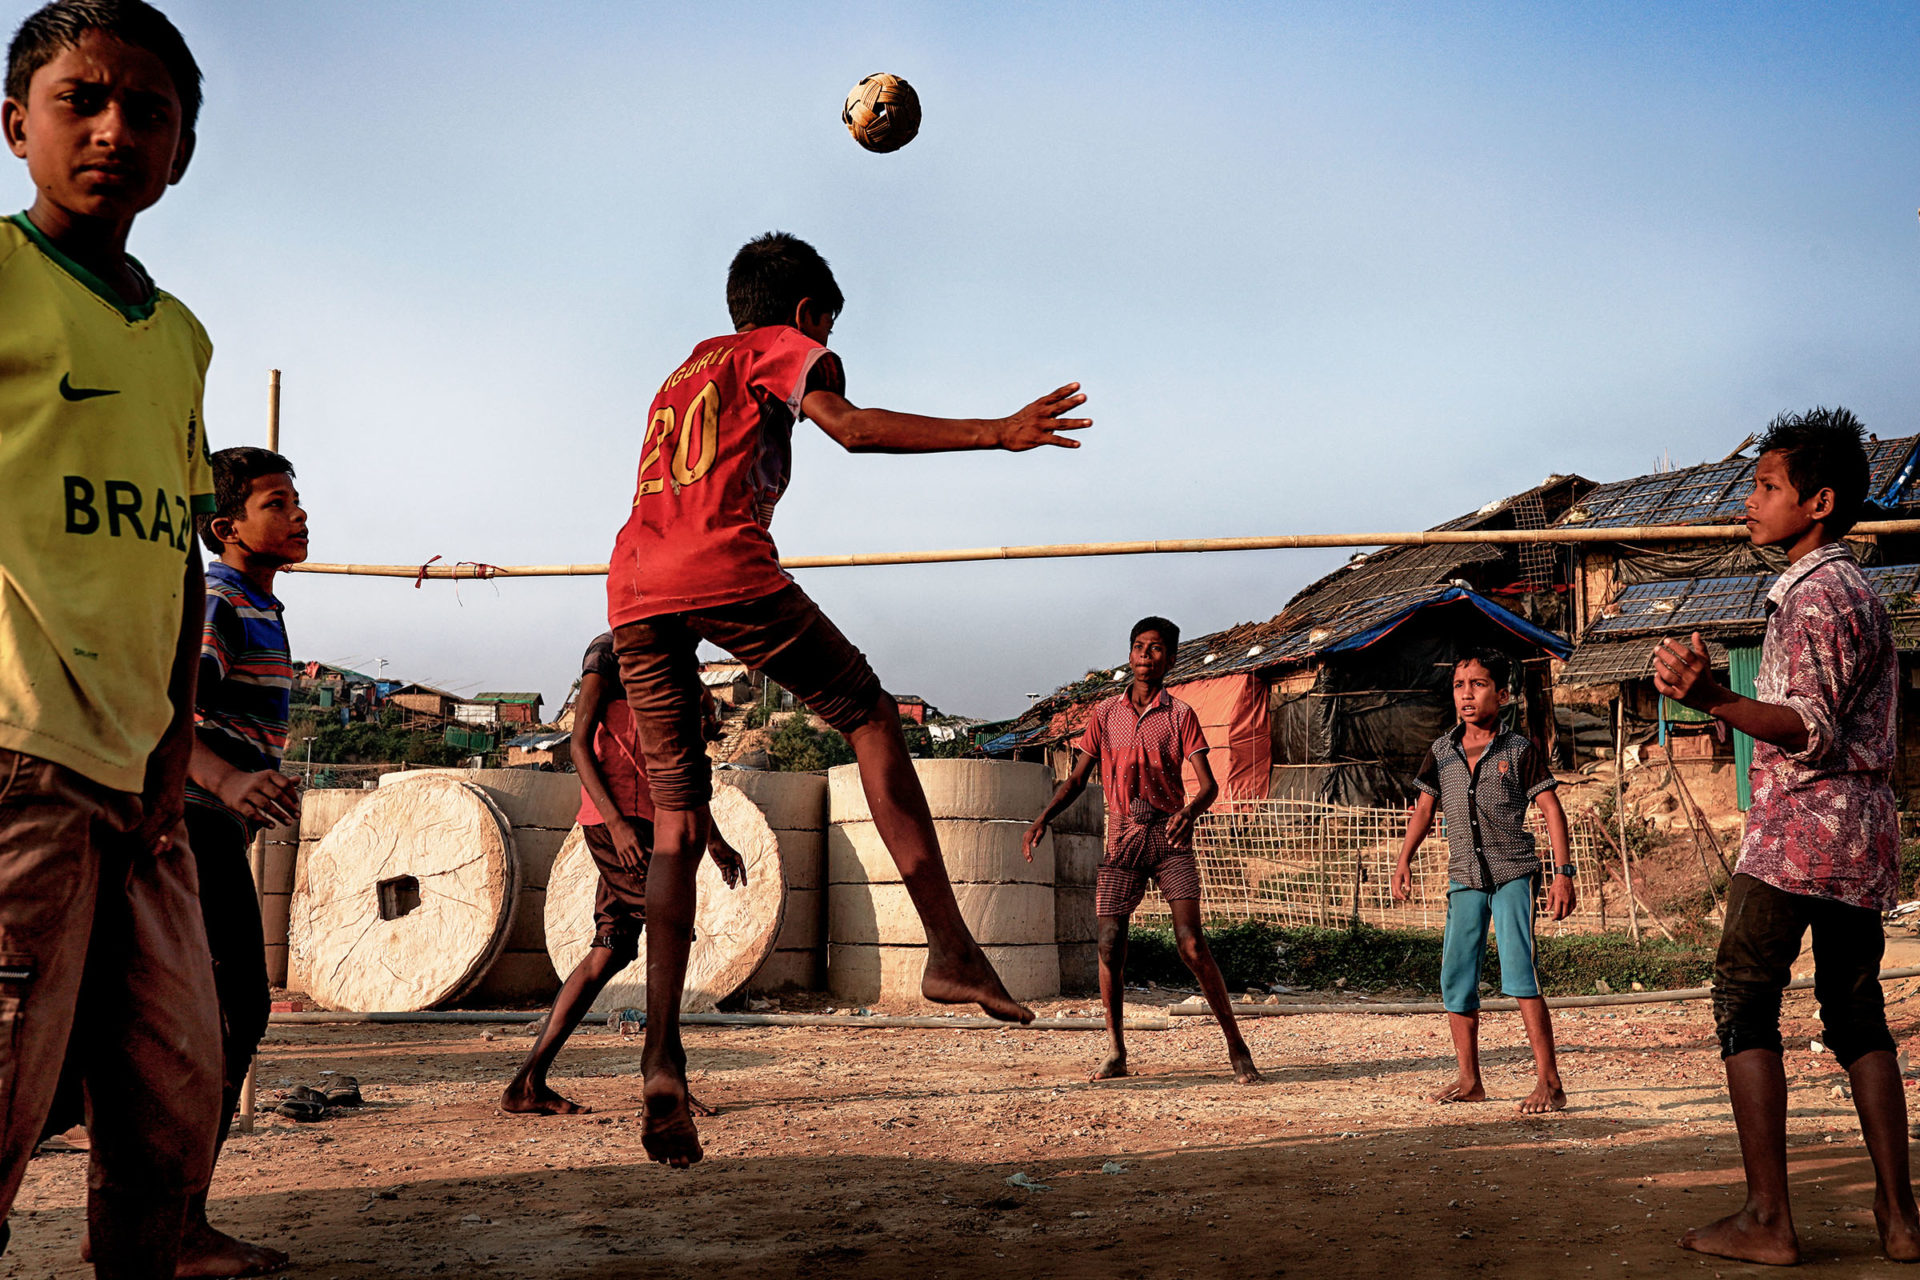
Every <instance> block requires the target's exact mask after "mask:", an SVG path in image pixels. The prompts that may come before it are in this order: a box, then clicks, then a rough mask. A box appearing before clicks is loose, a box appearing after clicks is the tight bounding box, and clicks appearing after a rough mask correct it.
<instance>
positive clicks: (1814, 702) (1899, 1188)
mask: <svg viewBox="0 0 1920 1280" xmlns="http://www.w3.org/2000/svg"><path fill="white" fill-rule="evenodd" d="M1862 434H1863V433H1862V430H1861V427H1860V423H1859V421H1858V420H1857V419H1856V418H1855V417H1854V416H1853V415H1852V414H1851V413H1849V412H1847V411H1846V410H1845V409H1833V410H1828V409H1813V410H1809V411H1808V412H1807V413H1804V414H1794V415H1790V416H1786V415H1783V416H1782V417H1779V418H1776V419H1774V421H1773V424H1772V426H1771V427H1769V429H1768V431H1767V434H1766V435H1765V436H1764V437H1763V438H1762V439H1761V441H1760V463H1759V465H1758V467H1756V468H1755V471H1754V488H1753V494H1752V496H1751V497H1749V498H1748V499H1747V507H1746V511H1747V528H1748V530H1749V531H1750V532H1751V533H1752V535H1753V541H1754V545H1756V546H1778V547H1781V548H1782V549H1784V550H1785V551H1786V553H1787V558H1788V565H1787V570H1786V572H1785V573H1782V574H1781V575H1780V580H1779V581H1778V582H1776V583H1775V584H1774V586H1773V589H1772V590H1771V591H1769V592H1768V593H1767V635H1766V640H1765V642H1764V645H1763V647H1762V649H1761V657H1760V674H1759V678H1758V679H1757V680H1756V681H1755V685H1754V693H1755V694H1756V695H1757V696H1756V697H1753V698H1743V697H1741V696H1740V695H1738V694H1736V693H1733V692H1732V691H1731V690H1729V689H1726V688H1725V687H1723V686H1721V685H1720V684H1718V683H1716V682H1715V681H1714V679H1713V677H1712V675H1711V673H1710V672H1709V669H1708V663H1707V651H1706V648H1705V646H1703V645H1702V644H1701V643H1700V637H1699V636H1698V635H1697V634H1696V635H1695V636H1694V637H1693V639H1692V643H1691V644H1690V645H1682V644H1680V643H1679V642H1678V641H1677V640H1666V641H1663V642H1662V643H1661V646H1660V648H1659V649H1658V650H1657V651H1656V652H1655V654H1654V685H1655V686H1656V687H1657V688H1658V689H1659V690H1660V692H1662V693H1664V694H1666V695H1667V696H1668V697H1671V698H1674V699H1677V700H1678V701H1680V702H1683V703H1685V704H1687V705H1688V706H1690V707H1694V708H1697V709H1698V710H1701V711H1705V712H1708V713H1710V714H1711V715H1713V716H1715V717H1717V718H1718V719H1720V720H1723V721H1725V722H1726V723H1727V724H1729V725H1731V726H1733V727H1734V728H1735V729H1738V730H1740V731H1742V732H1743V733H1746V734H1748V735H1750V736H1751V737H1752V738H1753V740H1754V747H1753V770H1752V774H1751V777H1752V782H1753V808H1752V810H1751V811H1750V812H1749V813H1748V815H1747V832H1746V837H1745V839H1744V840H1743V841H1742V842H1741V846H1740V862H1739V865H1738V866H1737V867H1735V869H1734V877H1733V884H1732V886H1731V887H1730V889H1729V890H1728V893H1727V919H1726V927H1725V929H1724V931H1723V932H1722V934H1721V938H1720V954H1719V957H1718V959H1717V960H1716V961H1715V963H1714V979H1713V1013H1714V1022H1715V1024H1716V1027H1717V1029H1718V1031H1719V1035H1720V1055H1721V1057H1722V1058H1723V1059H1724V1060H1725V1063H1726V1071H1727V1091H1728V1092H1729V1093H1730V1094H1731V1095H1732V1098H1733V1119H1734V1125H1735V1126H1736V1127H1737V1128H1738V1130H1739V1133H1740V1151H1741V1157H1742V1159H1743V1160H1744V1162H1745V1164H1746V1175H1747V1203H1746V1205H1745V1206H1744V1207H1743V1208H1742V1209H1741V1210H1740V1211H1739V1212H1738V1213H1735V1214H1732V1215H1730V1216H1728V1217H1725V1218H1722V1219H1720V1220H1719V1221H1718V1222H1714V1223H1710V1224H1709V1225H1707V1226H1704V1227H1696V1228H1694V1229H1693V1230H1691V1231H1689V1232H1688V1233H1687V1234H1686V1235H1685V1236H1683V1237H1682V1238H1681V1240H1680V1245H1681V1247H1682V1248H1686V1249H1693V1250H1696V1251H1698V1252H1700V1253H1711V1254H1718V1255H1720V1256H1722V1257H1728V1258H1739V1259H1742V1260H1744V1261H1748V1262H1764V1263H1774V1264H1781V1265H1785V1264H1791V1263H1795V1262H1798V1261H1799V1260H1800V1241H1799V1237H1798V1236H1797V1235H1796V1234H1795V1232H1794V1228H1793V1213H1792V1209H1791V1206H1790V1205H1789V1203H1788V1199H1787V1082H1786V1074H1785V1072H1784V1070H1783V1068H1782V1065H1781V1059H1780V1051H1781V1044H1780V993H1781V991H1782V990H1784V989H1785V987H1786V985H1787V980H1788V978H1789V977H1791V970H1792V965H1793V961H1794V959H1795V957H1797V956H1798V955H1799V954H1800V942H1801V939H1802V938H1803V937H1804V936H1805V934H1806V931H1807V929H1808V928H1812V930H1813V950H1814V994H1815V995H1816V996H1817V997H1818V998H1819V1001H1820V1021H1821V1024H1822V1026H1823V1028H1824V1034H1825V1037H1826V1043H1827V1044H1828V1045H1829V1046H1830V1047H1831V1048H1832V1049H1833V1052H1834V1056H1835V1057H1836V1058H1837V1059H1838V1060H1839V1062H1840V1065H1841V1066H1843V1067H1845V1068H1846V1069H1847V1074H1848V1076H1849V1077H1850V1078H1851V1079H1852V1082H1853V1097H1854V1108H1855V1109H1856V1110H1857V1111H1858V1112H1859V1114H1860V1128H1861V1131H1862V1133H1863V1134H1864V1135H1865V1137H1866V1142H1867V1152H1868V1154H1869V1155H1870V1156H1871V1157H1872V1159H1873V1171H1874V1179H1875V1182H1876V1187H1875V1190H1874V1197H1873V1213H1874V1219H1875V1220H1876V1221H1877V1222H1878V1223H1879V1227H1880V1241H1881V1245H1882V1247H1883V1248H1884V1249H1885V1251H1886V1255H1887V1256H1888V1257H1889V1258H1893V1259H1896V1260H1899V1261H1913V1260H1916V1259H1920V1213H1917V1212H1916V1210H1915V1206H1914V1198H1913V1187H1912V1184H1911V1182H1910V1180H1909V1174H1908V1163H1907V1101H1906V1094H1905V1092H1904V1090H1903V1087H1902V1085H1901V1081H1900V1068H1899V1064H1898V1062H1897V1060H1896V1059H1895V1056H1894V1044H1893V1036H1892V1035H1891V1034H1890V1033H1889V1032H1888V1030H1887V1019H1886V1008H1885V1004H1884V1002H1883V999H1882V996H1881V991H1880V958H1881V955H1882V954H1883V953H1884V951H1885V949H1886V938H1885V934H1884V932H1883V930H1882V928H1881V923H1880V913H1881V912H1882V911H1885V910H1886V909H1887V908H1889V907H1891V906H1893V905H1894V898H1895V891H1896V887H1897V885H1898V883H1899V876H1900V832H1899V823H1898V820H1897V816H1896V814H1895V810H1894V799H1893V785H1892V783H1893V761H1894V750H1895V738H1894V703H1895V695H1894V690H1895V687H1896V680H1897V677H1898V671H1899V668H1898V665H1897V663H1896V661H1895V658H1894V648H1893V630H1892V627H1891V625H1890V624H1889V622H1888V620H1887V612H1886V609H1885V608H1883V607H1882V606H1881V604H1880V600H1879V597H1878V596H1877V595H1875V594H1874V591H1873V588H1872V587H1871V586H1869V585H1868V583H1867V580H1866V578H1865V577H1864V576H1863V575H1862V574H1861V572H1860V569H1859V566H1857V565H1856V564H1855V563H1854V560H1853V556H1852V555H1851V554H1850V553H1849V552H1848V551H1847V549H1846V547H1845V545H1844V544H1842V543H1841V541H1840V539H1841V537H1842V536H1843V535H1845V533H1846V532H1847V530H1848V529H1851V528H1852V527H1853V523H1854V521H1855V520H1856V519H1857V518H1858V517H1859V514H1860V509H1861V507H1862V505H1863V504H1864V503H1865V501H1866V494H1867V457H1866V450H1865V448H1864V446H1863V445H1862V443H1861V436H1862Z"/></svg>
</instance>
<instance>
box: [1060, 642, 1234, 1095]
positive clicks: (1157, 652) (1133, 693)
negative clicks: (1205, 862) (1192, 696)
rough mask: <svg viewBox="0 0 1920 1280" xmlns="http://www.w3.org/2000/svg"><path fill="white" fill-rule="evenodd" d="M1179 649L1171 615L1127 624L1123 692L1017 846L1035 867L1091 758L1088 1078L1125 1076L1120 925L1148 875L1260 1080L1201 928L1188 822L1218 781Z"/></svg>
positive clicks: (1123, 932) (1213, 1003) (1092, 721)
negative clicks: (1094, 1052)
mask: <svg viewBox="0 0 1920 1280" xmlns="http://www.w3.org/2000/svg"><path fill="white" fill-rule="evenodd" d="M1179 651H1180V628H1179V627H1176V626H1174V625H1173V623H1171V622H1169V621H1168V620H1167V619H1165V618H1142V619H1140V621H1138V622H1136V623H1134V624H1133V631H1132V633H1131V635H1130V636H1129V638H1128V652H1127V666H1128V667H1129V668H1130V669H1131V670H1132V672H1133V681H1132V683H1130V684H1129V685H1128V686H1127V691H1126V692H1125V693H1123V694H1119V695H1118V696H1116V697H1112V698H1108V699H1106V700H1104V701H1102V702H1100V703H1098V704H1096V705H1095V706H1094V708H1093V711H1092V712H1091V713H1090V714H1089V715H1088V716H1087V729H1086V732H1085V733H1084V734H1082V735H1081V738H1080V745H1079V748H1078V749H1077V750H1076V751H1075V752H1074V756H1073V770H1072V772H1070V773H1069V774H1068V775H1067V779H1066V781H1065V782H1062V783H1061V784H1060V788H1059V790H1057V791H1055V792H1054V793H1053V799H1052V800H1051V801H1049V802H1048V804H1047V807H1046V808H1045V809H1043V810H1042V811H1041V813H1040V816H1039V817H1037V818H1035V819H1034V820H1033V825H1032V826H1030V827H1028V828H1027V834H1026V840H1025V842H1024V849H1025V852H1026V855H1027V861H1028V862H1032V861H1033V850H1034V846H1036V845H1038V844H1039V843H1040V841H1041V840H1043V839H1045V838H1046V834H1047V827H1048V826H1049V825H1050V824H1051V823H1052V822H1053V820H1054V818H1056V817H1058V816H1059V815H1060V814H1062V813H1064V812H1065V811H1066V809H1067V806H1069V805H1071V804H1072V803H1073V802H1074V800H1075V799H1077V798H1078V797H1079V795H1080V793H1081V792H1082V791H1084V790H1086V786H1087V779H1088V778H1090V777H1091V776H1092V775H1093V769H1094V766H1095V765H1098V766H1099V767H1100V783H1101V787H1102V790H1103V791H1104V793H1105V798H1106V802H1107V850H1106V855H1105V856H1104V857H1102V858H1101V860H1100V870H1099V873H1098V874H1097V875H1096V877H1095V880H1094V890H1093V910H1094V915H1095V917H1096V918H1097V919H1098V921H1099V946H1100V1002H1101V1003H1102V1004H1103V1005H1104V1006H1106V1013H1107V1036H1108V1038H1109V1039H1110V1040H1111V1041H1112V1044H1113V1047H1112V1049H1111V1050H1110V1051H1109V1052H1108V1054H1107V1056H1106V1058H1105V1060H1104V1061H1102V1062H1101V1064H1100V1065H1099V1067H1098V1068H1096V1069H1095V1071H1094V1073H1093V1078H1094V1079H1095V1080H1112V1079H1115V1078H1117V1077H1119V1076H1124V1075H1126V1074H1127V1041H1126V1035H1125V1022H1126V994H1127V985H1126V984H1127V924H1128V921H1129V920H1130V919H1131V918H1132V916H1133V913H1134V911H1135V910H1136V909H1137V908H1138V907H1139V906H1140V901H1141V899H1142V898H1144V897H1145V896H1146V893H1147V881H1148V879H1152V880H1153V881H1154V882H1155V883H1156V884H1158V885H1159V886H1160V896H1161V897H1162V898H1164V899H1166V903H1167V909H1168V910H1169V911H1171V912H1172V913H1173V938H1174V945H1175V946H1176V947H1178V948H1179V951H1180V959H1181V961H1182V962H1183V963H1184V964H1185V965H1186V966H1187V968H1188V969H1190V970H1191V971H1192V972H1193V976H1194V978H1195V979H1196V980H1197V981H1198V982H1199V983H1200V991H1201V993H1202V994H1203V995H1205V996H1206V998H1207V1004H1208V1005H1209V1006H1210V1007H1211V1008H1212V1009H1213V1016H1214V1017H1215V1018H1216V1019H1217V1020H1218V1021H1219V1023H1220V1034H1221V1035H1222V1036H1223V1037H1225V1039H1226V1042H1227V1061H1228V1062H1230V1063H1231V1064H1232V1066H1233V1077H1234V1079H1235V1080H1237V1081H1239V1082H1240V1083H1241V1084H1257V1083H1259V1082H1260V1081H1261V1080H1262V1079H1263V1077H1262V1076H1261V1074H1260V1071H1259V1069H1258V1068H1257V1067H1255V1066H1254V1065H1253V1053H1252V1052H1251V1051H1250V1050H1249V1049H1248V1048H1247V1042H1246V1041H1245V1040H1244V1039H1242V1038H1241V1036H1240V1024H1239V1022H1238V1021H1237V1020H1236V1019H1235V1018H1234V1016H1233V1000H1232V997H1230V996H1229V995H1228V994H1227V981H1226V979H1225V978H1223V977H1221V976H1220V966H1219V964H1217V963H1216V962H1215V961H1214V958H1213V951H1212V949H1211V948H1209V947H1208V946H1207V935H1206V933H1205V932H1204V930H1203V929H1202V928H1201V924H1200V864H1199V863H1198V862H1196V861H1195V860H1194V857H1193V824H1194V823H1195V822H1196V821H1198V820H1199V817H1200V815H1201V814H1203V813H1205V812H1206V811H1207V806H1208V805H1210V804H1212V803H1213V798H1214V797H1215V796H1216V795H1218V794H1219V793H1220V788H1219V785H1218V784H1217V783H1216V782H1214V780H1213V767H1212V766H1211V765H1209V764H1208V763H1207V739H1206V736H1205V735H1204V734H1202V733H1201V731H1200V717H1199V716H1197V715H1195V714H1194V711H1193V708H1192V707H1190V706H1188V705H1187V704H1186V703H1184V702H1182V701H1180V699H1178V698H1176V697H1174V696H1173V695H1172V694H1170V693H1168V692H1167V689H1166V680H1167V672H1168V671H1170V670H1171V669H1172V668H1173V661H1174V655H1175V654H1177V653H1178V652H1179ZM1188 766H1191V767H1192V769H1193V771H1194V774H1195V777H1196V780H1197V781H1198V782H1199V786H1198V788H1197V789H1196V790H1195V791H1194V794H1193V795H1192V796H1191V797H1189V796H1188V795H1187V793H1186V788H1187V780H1186V770H1187V768H1188Z"/></svg>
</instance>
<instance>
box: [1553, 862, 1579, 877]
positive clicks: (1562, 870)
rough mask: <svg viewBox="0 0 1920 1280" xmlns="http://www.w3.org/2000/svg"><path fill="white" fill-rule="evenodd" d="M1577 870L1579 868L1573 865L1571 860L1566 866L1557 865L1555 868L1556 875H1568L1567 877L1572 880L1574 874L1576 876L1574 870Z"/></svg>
mask: <svg viewBox="0 0 1920 1280" xmlns="http://www.w3.org/2000/svg"><path fill="white" fill-rule="evenodd" d="M1576 870H1577V868H1576V867H1575V866H1574V865H1573V864H1572V863H1571V862H1569V863H1568V864H1567V865H1566V866H1564V867H1555V868H1554V869H1553V874H1555V875H1557V876H1565V877H1566V878H1567V879H1569V880H1571V879H1573V876H1574V872H1575V871H1576Z"/></svg>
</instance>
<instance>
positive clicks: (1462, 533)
mask: <svg viewBox="0 0 1920 1280" xmlns="http://www.w3.org/2000/svg"><path fill="white" fill-rule="evenodd" d="M1894 533H1920V520H1872V521H1863V522H1861V523H1860V524H1857V525H1855V526H1854V527H1853V532H1852V534H1851V535H1849V536H1864V535H1869V534H1882V535H1884V534H1894ZM1746 537H1747V530H1746V526H1744V525H1738V524H1708V525H1698V524H1694V525H1682V524H1671V525H1659V524H1650V525H1626V526H1620V527H1615V528H1596V529H1589V528H1583V527H1581V526H1579V525H1569V526H1566V527H1564V528H1557V529H1425V530H1417V531H1414V532H1410V533H1292V534H1280V535H1275V536H1272V537H1259V538H1156V539H1152V540H1150V541H1142V542H1055V543H1046V544H1041V545H1037V546H1026V547H960V548H955V549H950V550H944V551H868V552H856V553H854V554H852V555H839V556H786V557H784V558H783V559H782V560H781V561H780V563H781V564H782V565H783V566H784V567H786V568H788V569H851V568H854V567H856V566H860V565H882V564H960V563H965V562H968V561H973V560H1064V559H1072V558H1076V557H1082V556H1154V555H1178V554H1187V553H1198V552H1204V551H1298V550H1306V549H1311V548H1338V547H1432V546H1441V545H1444V544H1465V545H1469V546H1471V545H1493V546H1508V545H1516V544H1522V543H1540V542H1547V543H1574V542H1739V541H1743V540H1744V539H1745V538H1746ZM438 558H439V557H437V556H436V557H435V559H438ZM287 569H288V571H289V572H295V573H332V574H347V575H351V576H353V577H363V578H412V579H414V580H415V581H416V582H417V581H419V580H421V579H422V578H481V579H486V578H599V577H605V576H606V573H607V566H606V565H604V564H518V565H508V564H477V563H471V562H466V561H462V562H461V563H459V564H433V563H431V562H429V563H427V564H424V565H419V564H295V565H288V566H287Z"/></svg>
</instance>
